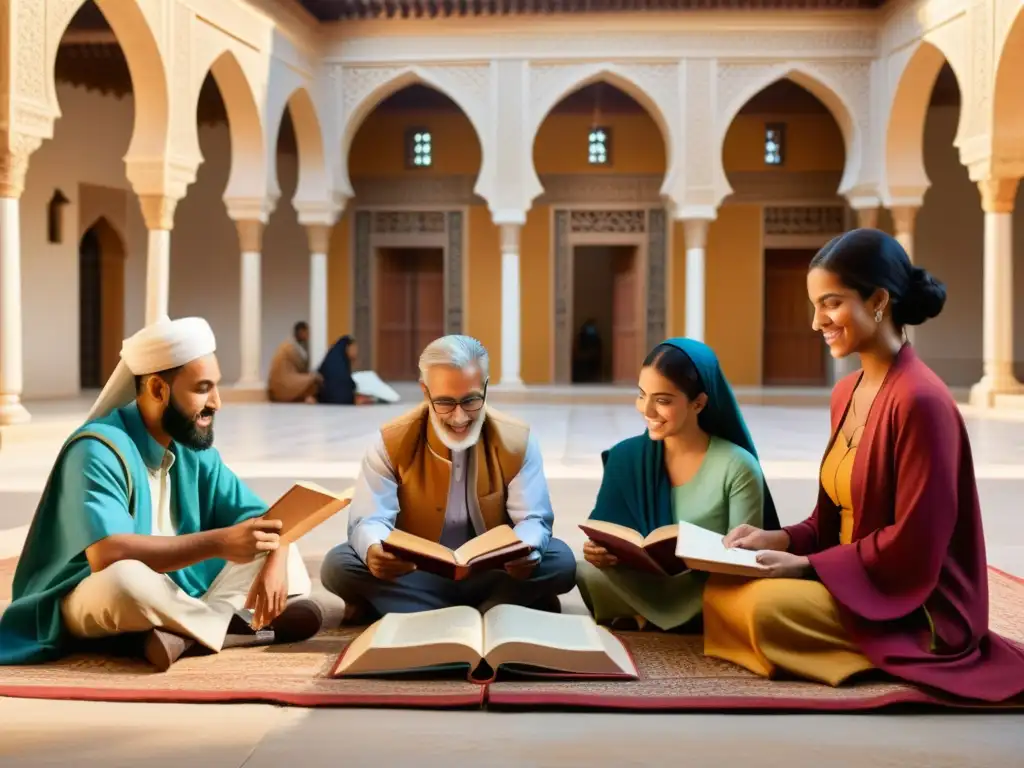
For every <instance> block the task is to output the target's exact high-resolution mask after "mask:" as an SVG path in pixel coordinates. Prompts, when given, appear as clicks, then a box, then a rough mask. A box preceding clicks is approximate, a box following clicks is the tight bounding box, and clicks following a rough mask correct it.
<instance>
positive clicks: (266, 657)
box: [0, 571, 1024, 711]
mask: <svg viewBox="0 0 1024 768" xmlns="http://www.w3.org/2000/svg"><path fill="white" fill-rule="evenodd" d="M990 596H991V626H992V629H993V630H995V631H996V632H999V633H1000V634H1002V635H1004V636H1005V637H1009V638H1012V639H1015V640H1017V641H1019V642H1022V643H1024V581H1021V580H1019V579H1015V578H1014V577H1011V576H1007V575H1005V574H1002V573H999V572H998V571H992V572H991V574H990ZM358 632H359V629H344V630H330V631H326V632H323V633H321V634H320V635H318V636H317V637H316V638H314V639H313V640H310V641H308V642H305V643H298V644H295V645H282V646H270V647H264V648H254V649H236V650H228V651H224V652H222V653H220V654H217V655H206V656H196V657H187V658H184V659H181V660H179V661H178V662H177V663H176V664H175V665H174V666H173V667H172V668H171V670H170V671H168V672H166V673H163V674H160V673H156V672H154V671H153V670H152V668H151V667H150V666H149V665H148V664H147V663H146V662H144V661H141V660H134V659H130V658H115V657H102V656H95V655H85V654H82V655H76V656H71V657H68V658H66V659H64V660H62V661H59V662H55V663H52V664H45V665H39V666H24V667H0V696H13V697H26V698H42V699H78V700H93V701H162V702H194V703H198V702H241V701H247V702H269V703H276V704H286V705H294V706H311V707H312V706H358V707H370V706H388V707H419V708H462V707H481V706H484V705H485V703H486V704H487V705H488V706H493V707H494V708H499V707H500V708H537V707H560V708H583V709H606V710H608V709H613V710H614V709H617V710H640V711H642V710H662V711H664V710H709V709H717V710H722V709H729V710H762V711H765V710H804V711H837V710H838V711H853V710H866V709H875V708H879V707H883V706H889V705H894V704H940V705H944V706H952V707H961V706H966V707H973V708H977V707H975V706H974V705H970V704H965V703H963V702H957V701H953V700H950V699H945V698H942V697H938V696H935V695H933V694H929V693H926V692H925V691H922V690H920V689H918V688H915V687H914V686H910V685H906V684H903V683H898V682H891V681H888V680H876V681H864V682H859V683H852V684H847V685H843V686H840V687H838V688H832V687H829V686H826V685H819V684H816V683H806V682H799V681H781V680H779V681H769V680H764V679H762V678H759V677H757V676H755V675H753V674H751V673H749V672H747V671H745V670H743V669H741V668H739V667H737V666H734V665H732V664H729V663H726V662H722V661H718V660H716V659H710V658H707V657H705V656H704V655H703V653H702V641H701V638H699V637H688V636H683V635H676V634H662V633H657V632H639V633H638V632H627V633H622V634H620V637H621V638H622V639H623V640H624V641H625V642H626V643H627V644H628V645H629V646H630V650H631V651H632V653H633V655H634V658H635V659H636V662H637V666H638V668H639V670H640V679H639V680H636V681H628V682H621V681H618V682H597V681H572V680H569V681H555V682H551V681H543V682H541V681H533V680H529V679H517V680H510V679H509V678H505V680H504V681H502V682H497V683H493V684H491V685H490V686H486V687H485V686H479V685H476V684H473V683H469V682H466V680H465V678H464V677H463V676H461V675H460V674H459V673H455V674H453V675H452V676H451V677H448V678H445V679H438V678H437V677H413V676H409V677H404V678H401V679H398V678H393V679H387V678H382V679H376V680H374V679H332V678H330V677H328V675H329V673H330V670H331V669H332V667H333V666H334V664H335V662H336V661H337V658H338V656H339V654H340V653H341V652H342V651H343V650H344V648H345V646H346V645H347V644H348V643H349V642H350V641H351V640H352V639H353V638H354V637H356V635H357V634H358ZM1021 706H1024V702H1022V703H1021Z"/></svg>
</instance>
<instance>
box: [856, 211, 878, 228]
mask: <svg viewBox="0 0 1024 768" xmlns="http://www.w3.org/2000/svg"><path fill="white" fill-rule="evenodd" d="M857 227H858V228H859V229H878V207H877V206H875V207H874V208H858V209H857Z"/></svg>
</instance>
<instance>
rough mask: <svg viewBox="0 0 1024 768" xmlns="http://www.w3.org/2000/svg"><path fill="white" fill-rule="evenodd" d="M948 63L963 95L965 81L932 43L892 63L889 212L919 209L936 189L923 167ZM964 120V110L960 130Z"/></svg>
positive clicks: (886, 180)
mask: <svg viewBox="0 0 1024 768" xmlns="http://www.w3.org/2000/svg"><path fill="white" fill-rule="evenodd" d="M947 61H948V62H949V63H950V67H951V69H952V70H953V74H954V75H955V76H956V81H957V87H958V88H959V89H960V93H961V94H963V93H964V87H963V79H962V77H961V75H960V73H959V72H957V67H956V66H955V65H954V64H953V62H952V61H951V60H950V59H948V58H947V56H946V54H945V53H944V52H943V50H942V49H941V48H940V47H939V45H936V44H935V43H933V42H930V41H926V40H921V41H919V42H918V43H917V44H916V45H914V46H912V47H911V48H909V49H908V50H907V51H905V52H901V54H900V55H899V56H898V57H897V56H894V57H892V58H891V59H890V62H889V65H890V70H889V75H890V82H891V83H893V87H892V90H891V94H892V95H891V98H890V99H889V103H888V104H887V105H886V112H885V115H886V119H885V122H884V123H883V125H884V126H885V133H884V135H883V144H882V147H883V149H882V151H883V155H882V157H883V171H882V183H881V191H882V202H883V204H885V205H886V206H889V207H891V206H893V205H900V204H904V205H920V203H921V200H922V198H923V197H924V193H925V191H926V190H927V189H928V187H929V186H931V180H930V179H929V178H928V174H927V172H926V170H925V166H924V129H925V123H926V121H927V119H928V105H929V104H930V103H931V98H932V91H933V89H934V87H935V80H936V78H937V77H938V76H939V72H940V71H941V69H942V67H943V65H944V64H945V63H946V62H947ZM963 120H964V110H963V109H961V111H960V125H961V126H962V125H963ZM957 132H958V133H959V129H958V131H957Z"/></svg>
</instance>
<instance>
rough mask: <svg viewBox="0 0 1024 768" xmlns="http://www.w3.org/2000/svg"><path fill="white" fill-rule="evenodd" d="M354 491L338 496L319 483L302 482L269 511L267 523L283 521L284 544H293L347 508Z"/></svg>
mask: <svg viewBox="0 0 1024 768" xmlns="http://www.w3.org/2000/svg"><path fill="white" fill-rule="evenodd" d="M353 491H354V489H353V488H347V489H346V490H344V491H342V492H340V493H335V492H334V491H329V490H327V489H326V488H322V487H320V486H319V485H317V484H316V483H308V482H299V483H296V484H295V485H293V486H292V487H291V488H289V489H288V490H287V491H285V493H284V495H283V496H281V498H279V499H278V500H277V501H275V502H274V504H273V505H272V506H271V507H270V509H268V510H267V512H266V514H265V515H264V517H265V518H266V519H267V520H280V521H281V522H282V524H283V525H282V527H281V532H280V536H281V541H282V542H283V543H288V544H291V543H292V542H294V541H297V540H298V539H300V538H302V537H303V536H305V535H306V534H307V533H309V532H310V531H311V530H313V529H314V528H316V527H317V526H318V525H320V523H322V522H324V521H325V520H326V519H327V518H329V517H331V516H332V515H334V514H336V513H337V512H339V511H340V510H342V509H344V508H345V507H347V506H348V505H349V504H350V503H351V501H352V493H353Z"/></svg>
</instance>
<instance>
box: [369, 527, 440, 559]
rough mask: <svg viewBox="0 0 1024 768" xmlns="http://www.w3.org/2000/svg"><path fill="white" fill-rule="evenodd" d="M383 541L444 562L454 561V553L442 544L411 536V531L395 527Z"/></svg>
mask: <svg viewBox="0 0 1024 768" xmlns="http://www.w3.org/2000/svg"><path fill="white" fill-rule="evenodd" d="M385 541H386V542H387V543H388V544H391V545H392V546H395V547H401V548H402V549H406V550H409V551H410V552H419V553H420V554H422V555H426V556H427V557H433V558H434V559H436V560H441V561H443V562H446V563H454V562H455V555H454V554H453V553H452V551H451V550H450V549H448V547H446V546H444V545H443V544H438V543H437V542H436V541H430V540H429V539H422V538H420V537H419V536H413V535H412V534H411V533H406V532H405V531H400V530H398V529H397V528H395V529H394V530H393V531H391V533H389V534H388V537H387V538H386V539H385Z"/></svg>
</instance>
